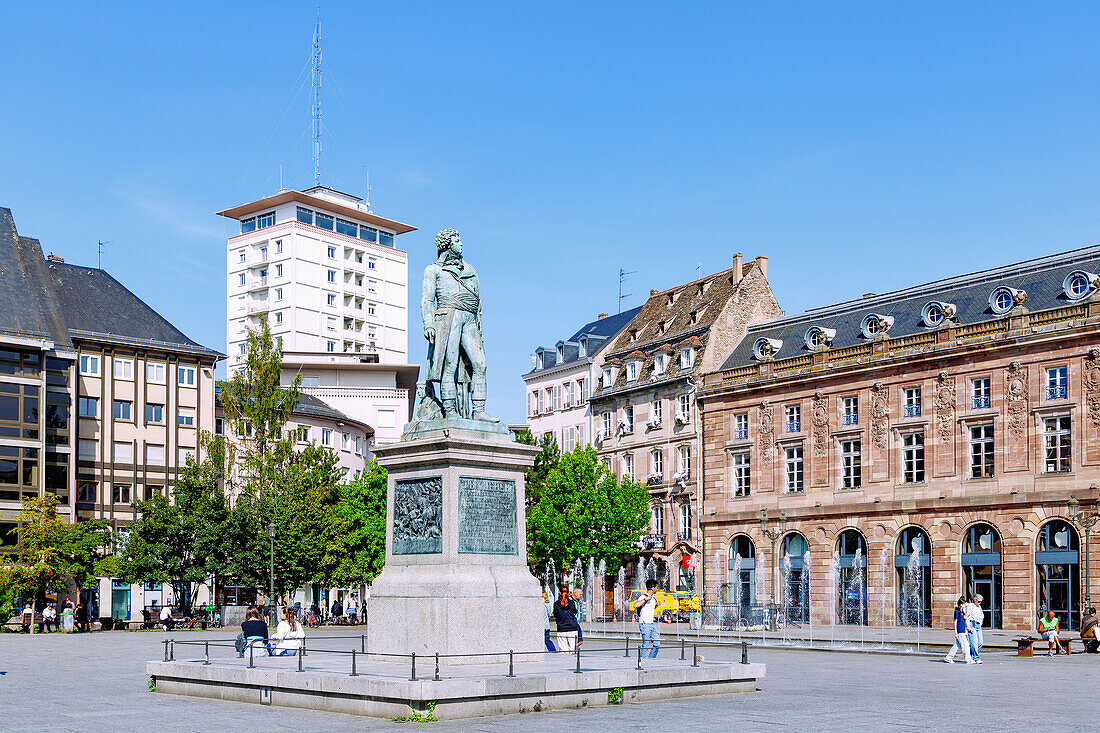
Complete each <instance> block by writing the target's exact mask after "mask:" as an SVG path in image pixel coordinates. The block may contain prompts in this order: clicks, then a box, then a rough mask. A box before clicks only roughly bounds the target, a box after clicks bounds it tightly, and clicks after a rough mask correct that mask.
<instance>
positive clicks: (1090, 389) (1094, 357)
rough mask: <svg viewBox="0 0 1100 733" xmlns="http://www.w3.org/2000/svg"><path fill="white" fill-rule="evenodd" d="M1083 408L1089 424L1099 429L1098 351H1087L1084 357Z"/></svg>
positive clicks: (1099, 386)
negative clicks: (1087, 353)
mask: <svg viewBox="0 0 1100 733" xmlns="http://www.w3.org/2000/svg"><path fill="white" fill-rule="evenodd" d="M1085 408H1086V411H1087V413H1088V416H1089V424H1090V425H1091V426H1092V427H1093V428H1098V427H1100V349H1089V355H1088V356H1087V357H1085Z"/></svg>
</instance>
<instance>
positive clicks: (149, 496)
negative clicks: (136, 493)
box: [145, 485, 164, 501]
mask: <svg viewBox="0 0 1100 733" xmlns="http://www.w3.org/2000/svg"><path fill="white" fill-rule="evenodd" d="M157 494H161V495H163V494H164V487H163V486H153V485H148V486H146V487H145V501H152V500H153V497H154V496H156V495H157Z"/></svg>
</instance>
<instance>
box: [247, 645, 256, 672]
mask: <svg viewBox="0 0 1100 733" xmlns="http://www.w3.org/2000/svg"><path fill="white" fill-rule="evenodd" d="M255 666H256V662H255V661H253V659H252V645H251V644H249V645H248V668H249V669H252V668H253V667H255Z"/></svg>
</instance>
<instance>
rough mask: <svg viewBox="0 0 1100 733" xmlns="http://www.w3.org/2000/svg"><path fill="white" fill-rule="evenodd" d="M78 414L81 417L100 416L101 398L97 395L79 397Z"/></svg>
mask: <svg viewBox="0 0 1100 733" xmlns="http://www.w3.org/2000/svg"><path fill="white" fill-rule="evenodd" d="M77 410H78V412H77V414H79V415H80V416H81V417H98V416H99V398H97V397H80V398H79V399H77Z"/></svg>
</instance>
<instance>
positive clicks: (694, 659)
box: [691, 644, 699, 667]
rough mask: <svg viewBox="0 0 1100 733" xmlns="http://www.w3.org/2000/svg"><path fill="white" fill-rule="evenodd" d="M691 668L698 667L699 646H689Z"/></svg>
mask: <svg viewBox="0 0 1100 733" xmlns="http://www.w3.org/2000/svg"><path fill="white" fill-rule="evenodd" d="M691 666H692V667H698V666H699V645H698V644H692V645H691Z"/></svg>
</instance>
